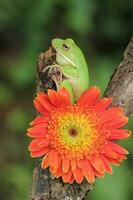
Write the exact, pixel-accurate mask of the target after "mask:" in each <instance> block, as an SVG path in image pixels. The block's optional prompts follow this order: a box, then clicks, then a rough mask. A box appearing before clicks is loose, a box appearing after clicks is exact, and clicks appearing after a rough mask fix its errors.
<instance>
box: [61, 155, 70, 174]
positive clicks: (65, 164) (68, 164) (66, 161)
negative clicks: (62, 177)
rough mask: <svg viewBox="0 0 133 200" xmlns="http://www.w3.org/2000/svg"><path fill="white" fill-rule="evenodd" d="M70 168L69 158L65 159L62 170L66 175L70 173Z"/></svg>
mask: <svg viewBox="0 0 133 200" xmlns="http://www.w3.org/2000/svg"><path fill="white" fill-rule="evenodd" d="M69 167H70V160H69V159H67V158H64V159H63V160H62V170H63V173H66V172H67V171H68V169H69Z"/></svg>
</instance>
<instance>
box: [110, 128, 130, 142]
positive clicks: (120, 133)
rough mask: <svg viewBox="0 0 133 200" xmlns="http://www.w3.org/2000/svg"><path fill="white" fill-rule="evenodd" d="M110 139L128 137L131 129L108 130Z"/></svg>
mask: <svg viewBox="0 0 133 200" xmlns="http://www.w3.org/2000/svg"><path fill="white" fill-rule="evenodd" d="M110 133H111V135H110V137H109V138H110V139H111V140H119V139H125V138H128V137H129V136H130V135H131V131H129V130H122V129H113V130H110Z"/></svg>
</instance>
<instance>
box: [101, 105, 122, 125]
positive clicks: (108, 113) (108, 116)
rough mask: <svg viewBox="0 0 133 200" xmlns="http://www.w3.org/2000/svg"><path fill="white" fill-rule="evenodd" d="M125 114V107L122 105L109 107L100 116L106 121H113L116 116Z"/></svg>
mask: <svg viewBox="0 0 133 200" xmlns="http://www.w3.org/2000/svg"><path fill="white" fill-rule="evenodd" d="M122 114H123V109H122V108H120V107H113V108H109V109H107V110H105V111H103V112H102V113H100V118H101V119H102V120H103V122H104V123H107V122H108V121H111V120H113V119H114V117H118V118H119V116H120V115H122Z"/></svg>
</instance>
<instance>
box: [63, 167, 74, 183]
mask: <svg viewBox="0 0 133 200" xmlns="http://www.w3.org/2000/svg"><path fill="white" fill-rule="evenodd" d="M71 176H72V171H71V170H70V169H69V170H68V171H67V173H63V175H62V179H63V181H64V182H69V181H70V179H71Z"/></svg>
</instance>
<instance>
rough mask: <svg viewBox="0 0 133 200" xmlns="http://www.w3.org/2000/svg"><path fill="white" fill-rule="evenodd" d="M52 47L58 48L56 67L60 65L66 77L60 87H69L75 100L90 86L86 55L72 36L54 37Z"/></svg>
mask: <svg viewBox="0 0 133 200" xmlns="http://www.w3.org/2000/svg"><path fill="white" fill-rule="evenodd" d="M52 47H53V48H54V49H55V50H56V62H57V63H58V65H56V67H59V68H60V70H61V71H62V74H63V75H64V77H66V78H65V79H64V80H62V81H61V83H60V85H59V88H62V87H65V88H67V89H68V90H69V92H70V94H71V97H72V100H73V102H74V101H76V100H77V99H78V98H79V97H80V95H81V94H82V93H83V92H84V91H85V90H86V89H87V88H88V86H89V72H88V66H87V63H86V61H85V58H84V55H83V53H82V51H81V49H80V48H79V47H78V46H77V45H76V44H75V42H74V41H73V40H72V39H70V38H68V39H65V40H63V39H58V38H56V39H53V40H52Z"/></svg>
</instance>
